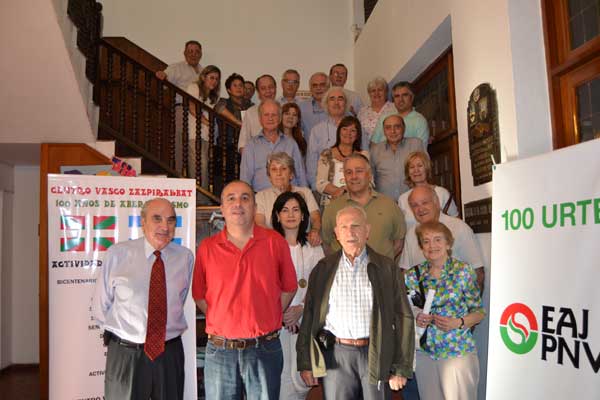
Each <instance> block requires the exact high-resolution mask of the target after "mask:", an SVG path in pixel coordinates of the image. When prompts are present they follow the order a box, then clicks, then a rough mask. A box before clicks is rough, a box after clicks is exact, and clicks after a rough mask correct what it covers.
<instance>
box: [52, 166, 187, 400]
mask: <svg viewBox="0 0 600 400" xmlns="http://www.w3.org/2000/svg"><path fill="white" fill-rule="evenodd" d="M154 197H164V198H166V199H168V200H169V201H171V202H172V204H173V206H174V207H175V212H176V213H177V225H176V229H175V238H174V241H175V242H177V243H179V244H180V245H182V246H185V247H187V248H189V249H191V250H192V251H193V252H195V249H194V246H195V237H196V236H195V232H196V207H195V205H196V187H195V182H194V180H192V179H166V178H129V177H108V176H107V177H105V176H86V175H48V261H49V265H48V268H49V273H48V308H49V310H48V313H49V314H48V318H49V333H48V336H49V338H48V339H49V371H50V372H49V375H50V376H49V398H50V400H59V399H60V400H65V399H70V400H71V399H72V400H79V399H102V398H103V393H104V368H105V363H106V348H105V347H103V345H102V339H101V336H102V332H101V331H100V328H99V327H98V325H97V324H96V323H95V322H94V320H93V318H92V314H91V299H92V295H93V291H94V285H95V282H96V275H97V272H98V268H102V264H103V261H104V256H105V254H106V250H108V248H109V247H110V246H111V245H113V244H114V243H117V242H121V241H125V240H130V239H137V238H139V237H142V236H143V233H142V230H141V215H140V212H141V209H142V205H143V204H144V202H145V201H147V200H150V199H152V198H154ZM185 316H186V320H187V322H188V330H187V331H186V333H185V334H184V335H183V344H184V350H185V359H186V365H185V371H186V379H185V385H186V386H185V399H186V400H187V399H189V400H191V399H195V398H196V325H195V321H196V308H195V305H194V302H193V300H192V296H191V291H190V295H189V296H188V299H187V302H186V305H185Z"/></svg>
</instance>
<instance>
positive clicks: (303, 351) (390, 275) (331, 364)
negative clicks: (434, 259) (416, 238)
mask: <svg viewBox="0 0 600 400" xmlns="http://www.w3.org/2000/svg"><path fill="white" fill-rule="evenodd" d="M370 230H371V226H370V225H369V224H368V222H367V214H366V212H365V211H364V209H363V208H362V207H360V206H358V205H351V206H347V207H345V208H342V209H341V210H340V211H338V212H337V214H336V226H335V234H336V236H337V239H338V241H339V242H340V244H341V247H342V249H341V250H339V251H337V252H335V253H333V254H331V255H329V256H327V257H325V258H324V259H322V260H321V261H319V263H318V264H317V266H316V267H315V268H314V269H313V271H312V272H311V274H310V278H309V283H308V290H307V294H306V297H305V305H304V314H303V317H302V325H301V327H300V332H299V334H298V341H297V344H296V349H297V354H298V358H297V364H298V370H299V371H300V374H301V376H302V379H303V380H304V383H305V384H306V385H307V386H315V385H317V383H318V381H317V379H318V378H319V377H321V376H322V377H323V391H324V395H325V396H324V397H325V398H326V399H348V400H358V399H366V400H376V399H377V400H379V399H381V400H384V399H385V400H389V399H391V392H390V388H391V389H392V390H398V389H401V388H402V387H403V386H404V385H405V384H406V379H407V378H409V377H410V376H411V375H412V363H413V354H411V352H413V351H414V326H413V318H412V313H411V311H410V307H409V304H408V299H407V297H406V296H405V295H404V293H406V287H405V286H404V279H403V276H402V274H401V273H400V271H399V270H398V268H396V266H395V265H394V263H393V261H392V260H391V259H390V258H387V257H384V256H382V255H381V254H379V253H377V252H375V251H374V250H373V249H371V248H370V247H368V246H367V238H368V237H369V233H370ZM317 343H318V344H319V345H317Z"/></svg>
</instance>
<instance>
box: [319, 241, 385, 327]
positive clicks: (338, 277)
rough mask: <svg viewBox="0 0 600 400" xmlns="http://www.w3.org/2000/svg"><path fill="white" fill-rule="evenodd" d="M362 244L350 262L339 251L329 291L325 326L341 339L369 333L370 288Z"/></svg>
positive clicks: (371, 295) (370, 311) (364, 250)
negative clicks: (358, 252)
mask: <svg viewBox="0 0 600 400" xmlns="http://www.w3.org/2000/svg"><path fill="white" fill-rule="evenodd" d="M368 264H369V256H368V255H367V249H366V247H365V248H364V249H363V251H362V252H361V253H360V255H359V256H358V257H356V258H355V259H354V263H352V262H351V261H350V260H349V259H348V257H346V254H344V252H343V251H342V256H341V257H340V262H339V264H338V269H337V272H336V273H335V278H334V279H333V284H332V285H331V290H330V292H329V310H328V312H327V316H326V317H325V329H327V330H328V331H330V332H331V333H333V334H334V335H335V336H336V337H339V338H343V339H363V338H368V337H369V330H370V327H371V314H372V312H373V290H372V288H371V281H369V275H368V274H367V265H368Z"/></svg>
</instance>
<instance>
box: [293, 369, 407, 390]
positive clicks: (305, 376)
mask: <svg viewBox="0 0 600 400" xmlns="http://www.w3.org/2000/svg"><path fill="white" fill-rule="evenodd" d="M300 376H301V377H302V380H303V381H304V384H305V385H306V386H309V387H310V386H317V385H318V384H319V380H318V379H317V378H315V377H314V375H313V373H312V371H301V372H300ZM405 381H406V379H405Z"/></svg>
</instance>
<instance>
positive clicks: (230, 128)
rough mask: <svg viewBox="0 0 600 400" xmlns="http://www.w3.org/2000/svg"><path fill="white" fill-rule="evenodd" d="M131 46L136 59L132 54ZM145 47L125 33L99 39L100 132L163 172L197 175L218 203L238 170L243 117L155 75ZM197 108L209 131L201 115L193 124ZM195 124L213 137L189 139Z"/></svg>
mask: <svg viewBox="0 0 600 400" xmlns="http://www.w3.org/2000/svg"><path fill="white" fill-rule="evenodd" d="M121 47H124V48H125V49H123V48H121ZM132 48H133V49H134V51H135V52H137V57H136V58H137V60H136V59H135V58H134V57H132V56H131V55H130V54H127V53H128V50H131V49H132ZM141 52H144V53H145V51H144V50H142V49H140V48H139V47H137V46H136V45H135V44H133V43H132V42H129V41H128V40H126V39H124V38H107V39H101V40H100V41H99V46H98V59H99V64H98V68H97V75H96V80H95V85H94V91H95V95H94V97H95V99H96V100H97V103H98V105H99V106H100V121H99V130H98V131H99V135H104V136H109V137H111V138H114V139H115V140H117V142H118V143H119V144H121V145H122V146H124V147H126V148H127V149H129V151H131V152H132V153H134V154H137V155H139V156H142V157H144V158H145V159H146V160H148V161H150V162H151V163H152V165H153V166H154V167H157V168H158V169H159V172H161V173H165V174H167V175H169V176H175V177H190V176H191V177H195V178H196V183H197V188H198V190H199V192H201V193H202V194H203V195H205V196H206V197H207V198H208V199H210V200H211V201H213V202H215V203H218V202H219V192H220V190H221V188H222V187H223V185H224V184H225V183H226V182H228V181H230V180H232V179H236V178H237V177H238V175H239V161H240V160H239V154H238V153H237V151H236V150H237V138H238V136H239V125H238V123H237V122H236V121H234V120H231V119H230V118H228V117H226V116H224V115H221V114H219V113H217V112H215V111H214V110H213V109H212V108H211V107H209V106H207V105H205V104H204V103H202V102H201V101H200V100H198V99H197V98H195V97H193V96H191V95H189V94H188V93H187V92H186V91H185V90H182V89H181V88H179V87H177V86H175V85H173V84H172V83H170V82H168V81H166V80H164V81H163V80H159V79H158V78H156V75H155V74H156V70H155V69H151V68H149V65H148V62H144V63H142V62H140V53H141ZM147 54H149V53H147ZM151 57H153V56H151ZM144 58H146V60H148V59H150V58H149V57H146V56H145V55H144ZM154 59H155V60H156V61H152V62H151V63H153V64H154V65H158V66H161V64H160V62H162V61H160V60H158V59H156V58H155V57H154ZM144 64H146V65H144ZM194 109H195V110H196V111H197V112H196V114H198V115H204V116H205V117H206V118H207V119H208V121H209V124H208V132H206V130H207V128H206V125H203V124H202V123H201V119H196V121H195V126H194V125H191V123H193V121H191V115H190V114H192V113H191V110H194ZM179 121H181V123H179ZM190 128H191V129H192V130H193V132H194V133H195V136H196V137H197V138H200V137H202V136H203V135H202V134H203V133H204V134H205V135H206V134H208V141H204V140H202V141H200V140H196V141H195V142H192V141H189V137H188V135H189V133H190ZM203 130H204V132H203ZM190 143H195V146H194V147H190V146H189V145H190ZM207 144H208V146H206V145H207ZM203 146H204V148H203ZM206 147H207V148H206Z"/></svg>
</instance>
